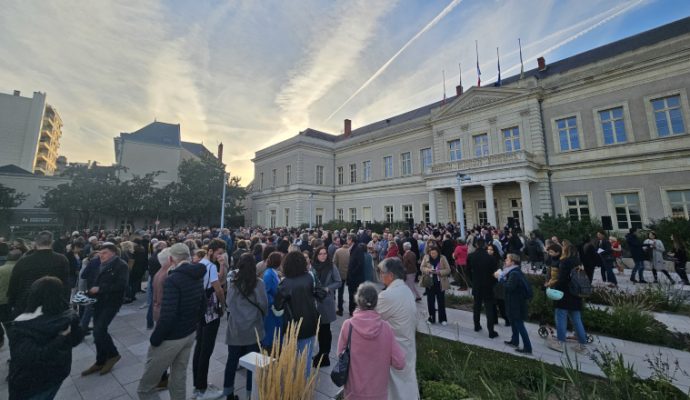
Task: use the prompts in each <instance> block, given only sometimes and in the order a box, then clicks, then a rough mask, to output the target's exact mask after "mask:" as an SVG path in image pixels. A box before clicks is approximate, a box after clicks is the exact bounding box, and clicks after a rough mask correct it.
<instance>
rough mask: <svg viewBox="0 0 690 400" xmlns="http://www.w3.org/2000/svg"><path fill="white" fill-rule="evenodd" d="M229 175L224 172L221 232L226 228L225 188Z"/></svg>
mask: <svg viewBox="0 0 690 400" xmlns="http://www.w3.org/2000/svg"><path fill="white" fill-rule="evenodd" d="M227 180H228V174H227V172H225V171H223V199H222V203H221V205H220V230H221V231H222V230H223V228H224V227H225V187H226V186H227Z"/></svg>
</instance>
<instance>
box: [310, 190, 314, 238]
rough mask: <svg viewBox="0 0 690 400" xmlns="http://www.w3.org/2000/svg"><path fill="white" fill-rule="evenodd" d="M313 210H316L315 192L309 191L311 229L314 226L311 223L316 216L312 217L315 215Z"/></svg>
mask: <svg viewBox="0 0 690 400" xmlns="http://www.w3.org/2000/svg"><path fill="white" fill-rule="evenodd" d="M313 210H314V193H309V230H311V228H312V225H311V223H312V220H313V219H314V218H312V217H313V215H312V212H313Z"/></svg>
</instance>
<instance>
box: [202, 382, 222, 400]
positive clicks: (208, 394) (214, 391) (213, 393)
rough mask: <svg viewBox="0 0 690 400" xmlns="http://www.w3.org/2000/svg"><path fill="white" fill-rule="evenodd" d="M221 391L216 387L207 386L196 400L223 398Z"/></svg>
mask: <svg viewBox="0 0 690 400" xmlns="http://www.w3.org/2000/svg"><path fill="white" fill-rule="evenodd" d="M223 396H224V395H223V389H219V388H217V387H216V386H213V385H208V387H207V388H206V390H205V391H204V392H201V394H199V395H198V396H197V397H196V399H197V400H217V399H220V398H221V397H223Z"/></svg>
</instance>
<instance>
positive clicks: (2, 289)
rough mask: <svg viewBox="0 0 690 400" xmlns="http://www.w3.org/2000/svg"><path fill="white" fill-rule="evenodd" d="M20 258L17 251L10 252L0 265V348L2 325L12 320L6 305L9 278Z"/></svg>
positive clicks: (20, 253)
mask: <svg viewBox="0 0 690 400" xmlns="http://www.w3.org/2000/svg"><path fill="white" fill-rule="evenodd" d="M21 256H22V252H21V251H19V250H11V251H10V252H9V253H8V254H7V257H6V260H5V263H4V264H3V265H0V348H2V346H3V345H4V344H5V330H4V329H3V323H5V322H8V321H10V320H11V319H12V313H11V311H10V306H9V304H8V303H7V288H8V286H9V284H10V276H12V270H13V269H14V266H15V264H17V260H19V257H21Z"/></svg>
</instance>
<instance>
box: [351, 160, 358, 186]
mask: <svg viewBox="0 0 690 400" xmlns="http://www.w3.org/2000/svg"><path fill="white" fill-rule="evenodd" d="M353 183H357V163H352V164H350V184H353Z"/></svg>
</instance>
